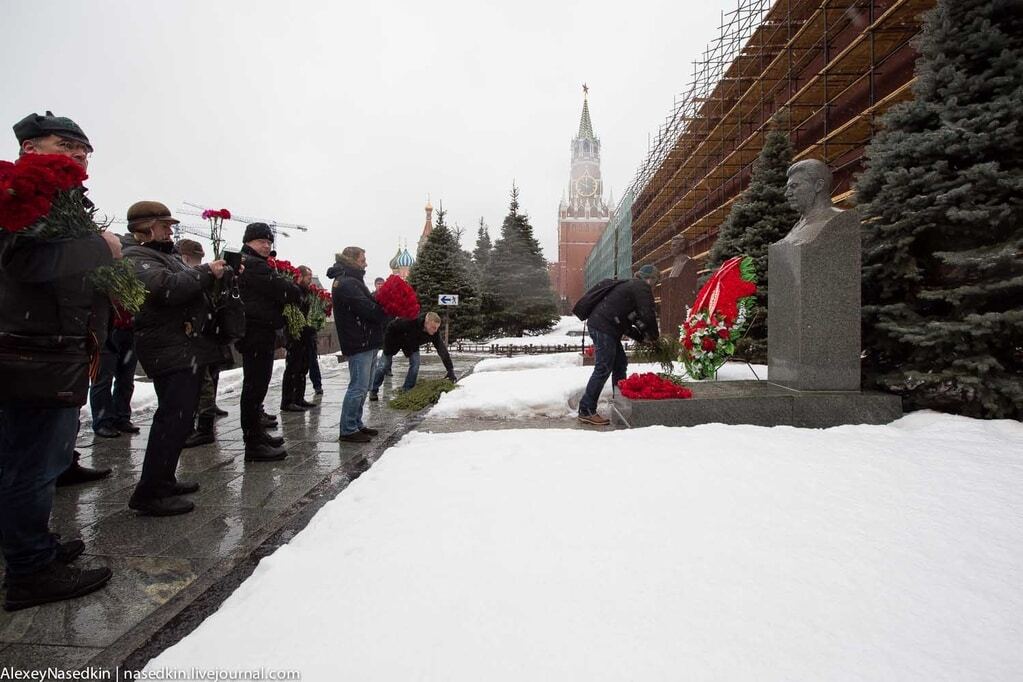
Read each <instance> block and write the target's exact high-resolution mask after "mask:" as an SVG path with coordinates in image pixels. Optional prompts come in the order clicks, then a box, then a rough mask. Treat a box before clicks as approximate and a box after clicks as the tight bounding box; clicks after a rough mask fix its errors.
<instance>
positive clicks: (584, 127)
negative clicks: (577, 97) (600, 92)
mask: <svg viewBox="0 0 1023 682" xmlns="http://www.w3.org/2000/svg"><path fill="white" fill-rule="evenodd" d="M589 93H590V88H589V86H587V85H586V83H583V113H582V116H580V117H579V134H578V135H576V137H579V138H586V139H588V140H592V139H593V123H591V122H590V97H589Z"/></svg>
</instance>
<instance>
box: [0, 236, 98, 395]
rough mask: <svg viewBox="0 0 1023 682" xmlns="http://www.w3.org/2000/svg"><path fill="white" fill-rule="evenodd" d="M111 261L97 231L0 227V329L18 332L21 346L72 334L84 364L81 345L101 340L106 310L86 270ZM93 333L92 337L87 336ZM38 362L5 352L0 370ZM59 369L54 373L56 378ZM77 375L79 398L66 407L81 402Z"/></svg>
mask: <svg viewBox="0 0 1023 682" xmlns="http://www.w3.org/2000/svg"><path fill="white" fill-rule="evenodd" d="M112 262H113V256H112V255H111V254H110V248H109V247H108V246H107V244H106V242H105V241H103V238H102V237H100V236H99V235H89V236H87V237H79V238H76V239H53V240H40V239H37V238H35V237H30V236H25V235H15V234H10V233H8V232H6V231H4V230H0V332H2V333H4V334H15V335H17V336H18V337H20V338H21V339H22V342H19V344H18V345H19V347H20V348H21V349H22V350H23V351H24V349H26V348H28V347H34V346H35V345H36V343H38V346H39V347H40V348H44V347H47V346H51V345H53V344H54V343H58V344H59V340H60V339H61V338H64V339H65V340H66V339H67V338H68V337H74V338H75V339H77V340H78V343H79V345H80V347H81V348H82V353H83V354H82V362H83V363H87V362H88V357H87V353H86V349H89V350H92V351H94V352H98V350H99V348H100V347H102V345H103V343H104V342H105V341H106V332H107V320H108V316H109V309H110V302H109V299H108V298H107V297H106V295H104V294H103V293H101V292H98V291H96V289H95V287H93V285H92V282H91V281H90V279H89V274H90V273H91V272H92V271H93V270H95V269H96V268H98V267H101V266H104V265H109V264H110V263H112ZM93 335H94V336H95V341H91V339H90V337H91V336H93ZM38 366H39V365H38V363H36V362H34V361H32V360H31V359H26V360H25V361H24V362H22V361H20V360H19V359H15V358H13V357H7V356H6V355H5V358H4V360H3V365H2V366H0V372H2V373H3V375H4V377H5V380H10V379H11V377H12V376H18V375H20V374H21V373H23V372H32V371H36V370H37V369H38ZM4 370H6V371H4ZM60 374H62V373H61V372H56V373H55V377H54V380H55V381H57V382H58V383H60V381H61V379H60V376H58V375H60ZM82 376H83V379H82V381H83V385H82V386H81V387H80V390H76V391H75V393H76V394H78V396H79V397H78V399H77V400H74V399H70V402H69V403H68V404H67V407H74V406H81V405H83V404H84V403H85V400H84V398H85V396H86V395H87V390H86V389H87V388H88V377H87V373H84V374H83V375H82ZM47 378H48V377H46V376H40V377H38V380H39V381H40V382H46V380H47ZM65 388H67V387H66V386H63V385H61V386H60V388H59V389H54V390H63V389H65ZM40 390H42V389H40ZM13 393H17V390H16V389H15V390H14V391H13ZM17 404H19V405H21V404H23V403H21V402H19V403H17Z"/></svg>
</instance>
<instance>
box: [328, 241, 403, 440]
mask: <svg viewBox="0 0 1023 682" xmlns="http://www.w3.org/2000/svg"><path fill="white" fill-rule="evenodd" d="M327 277H331V278H333V280H334V286H333V290H332V292H331V293H332V294H333V299H334V323H335V324H336V325H337V337H338V341H340V343H341V352H342V353H344V354H345V357H346V358H348V390H347V391H346V392H345V399H344V402H342V403H341V437H340V439H339V440H341V441H345V442H351V443H365V442H367V441H369V440H370V439H371V438H372V437H373V436H375V435H377V430H376V429H371V428H369V427H368V426H366V425H365V424H363V423H362V410H363V407H364V406H365V404H366V394H367V393H369V386H370V382H371V381H372V380H373V370H374V367H375V365H376V357H377V351H378V350H379V349H380V346H381V344H382V343H383V325H384V323H385V322H386V321H387V318H388V315H387V313H386V312H385V311H384V309H383V308H382V307H380V304H379V303H377V302H376V301H375V300H374V299H373V297H372V296H371V295H370V293H369V289H368V288H367V287H366V282H365V277H366V250H365V249H362V248H360V247H358V246H348V247H346V248H345V250H344V251H342V252H341V253H339V254H338V255H337V263H335V264H334V265H333V266H332V267H331V268H330V269H329V270H327Z"/></svg>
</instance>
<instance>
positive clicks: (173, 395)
mask: <svg viewBox="0 0 1023 682" xmlns="http://www.w3.org/2000/svg"><path fill="white" fill-rule="evenodd" d="M177 222H178V221H177V220H175V219H174V218H173V217H172V216H171V212H170V210H169V209H168V208H167V207H166V206H165V205H163V204H161V203H159V202H156V201H140V202H138V203H136V204H133V205H132V206H131V208H129V209H128V230H129V231H131V233H132V234H134V235H135V240H136V241H137V242H138V244H137V245H136V246H131V247H128V248H126V249H125V250H124V257H125V258H126V259H128V260H129V261H131V262H132V264H133V265H134V267H135V273H136V274H137V275H138V277H139V279H140V280H142V283H143V284H144V285H145V286H146V290H147V292H148V293H147V294H146V300H145V303H143V305H142V310H140V311H139V313H138V315H136V316H135V354H136V355H137V356H138V359H139V364H141V365H142V369H144V370H145V371H146V374H147V375H148V376H149V377H150V378H151V379H152V380H153V388H155V389H156V398H157V408H156V414H154V415H153V426H152V429H150V431H149V442H148V443H147V444H146V456H145V459H144V460H143V462H142V475H141V476H140V478H139V482H138V485H136V486H135V492H134V493H132V496H131V499H130V500H128V506H129V507H131V508H132V509H134V510H136V511H137V512H139V513H140V514H146V515H150V516H172V515H174V514H185V513H187V512H190V511H192V509H194V508H195V505H194V504H193V503H192V502H191V501H189V500H185V499H182V498H181V497H179V496H180V495H188V494H190V493H194V492H196V491H197V490H199V484H198V483H191V482H189V483H186V482H184V481H179V480H177V478H176V477H175V475H174V472H175V470H176V469H177V466H178V458H179V457H180V456H181V448H182V447H184V445H185V439H186V438H187V437H188V434H189V432H190V431H191V430H192V419H193V417H194V416H195V410H196V406H197V405H198V404H199V388H200V387H201V386H202V381H203V377H205V376H206V373H207V368H208V366H209V365H210V364H211V363H214V362H218V361H219V360H220V351H219V349H218V347H217V344H216V342H215V341H214V340H213V338H212V336H211V335H210V331H211V326H212V317H211V316H212V312H213V305H212V294H213V283H214V281H216V280H218V279H221V278H222V277H223V276H224V272H225V266H226V263H225V262H224V261H223V260H215V261H213V262H211V263H208V264H206V265H200V266H199V267H197V268H190V267H188V266H187V265H185V264H184V263H183V262H182V261H181V260H180V259H179V258H178V257H177V256H176V255H175V254H174V242H173V241H171V234H172V228H173V226H174V225H175V224H176V223H177Z"/></svg>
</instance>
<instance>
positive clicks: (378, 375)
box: [370, 350, 419, 393]
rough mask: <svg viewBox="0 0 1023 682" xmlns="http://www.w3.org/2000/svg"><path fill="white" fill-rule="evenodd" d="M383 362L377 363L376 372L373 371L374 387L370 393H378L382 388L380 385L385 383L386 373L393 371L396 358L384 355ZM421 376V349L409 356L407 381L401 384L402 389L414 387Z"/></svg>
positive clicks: (406, 389)
mask: <svg viewBox="0 0 1023 682" xmlns="http://www.w3.org/2000/svg"><path fill="white" fill-rule="evenodd" d="M383 358H384V359H383V362H381V363H379V364H378V365H377V370H376V372H374V373H373V387H372V389H370V393H376V392H377V391H379V390H380V385H381V384H383V383H384V375H385V374H390V373H391V362H392V361H393V360H394V356H393V355H384V356H383ZM418 378H419V351H418V350H417V351H416V352H415V353H413V354H412V355H410V356H409V358H408V372H407V373H406V374H405V383H404V384H402V385H401V390H403V391H408V390H409V389H411V388H414V387H415V385H416V380H417V379H418Z"/></svg>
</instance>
